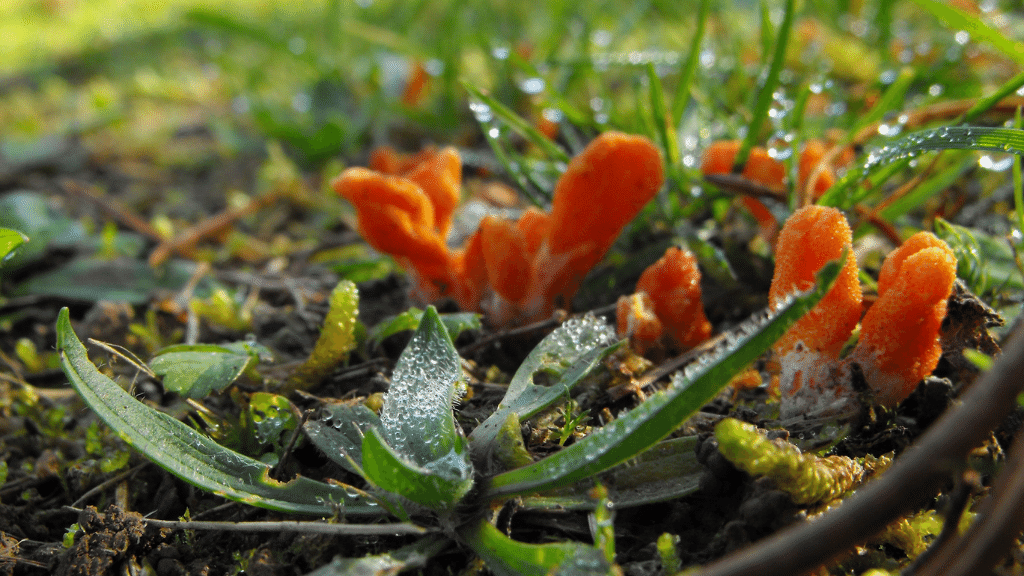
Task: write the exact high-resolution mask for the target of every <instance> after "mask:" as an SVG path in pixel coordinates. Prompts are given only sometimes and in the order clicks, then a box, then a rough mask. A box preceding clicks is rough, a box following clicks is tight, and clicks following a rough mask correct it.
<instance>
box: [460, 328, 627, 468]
mask: <svg viewBox="0 0 1024 576" xmlns="http://www.w3.org/2000/svg"><path fill="white" fill-rule="evenodd" d="M613 339H614V334H613V333H612V331H611V329H610V328H609V327H608V326H607V325H606V324H605V323H604V321H602V320H598V319H597V318H595V317H594V316H584V317H583V318H572V319H570V320H568V321H567V322H565V324H562V325H561V326H560V327H558V328H557V329H555V330H554V331H553V332H552V333H551V334H549V335H548V336H547V337H546V338H544V340H542V341H541V342H540V344H538V345H537V347H536V348H534V349H533V351H531V352H530V355H529V356H527V357H526V359H525V360H523V363H522V364H520V365H519V369H518V370H516V373H515V375H514V376H513V377H512V381H511V382H510V383H509V385H508V390H506V391H505V397H504V398H502V400H501V402H500V403H499V404H498V408H497V409H495V411H494V412H493V413H492V414H491V415H490V416H489V417H488V418H487V420H485V421H484V422H483V423H482V424H480V425H479V426H477V427H476V428H474V429H473V432H472V433H471V434H470V435H469V440H470V443H471V445H472V447H473V458H474V460H476V461H477V463H483V462H486V461H487V460H488V458H489V455H490V454H491V452H492V450H493V449H494V445H495V439H496V437H497V433H498V430H499V429H500V428H501V427H502V425H504V424H505V421H506V420H507V419H508V417H509V415H510V414H511V413H515V414H516V415H518V417H519V419H520V420H525V419H527V418H529V417H530V416H533V415H534V414H536V413H538V412H540V411H541V410H544V409H545V408H548V407H550V406H551V405H552V404H554V403H555V402H557V401H558V400H559V399H565V398H566V397H568V395H569V391H570V390H572V388H573V386H575V385H576V384H578V383H579V382H581V381H582V380H583V379H584V378H585V377H586V376H587V374H590V372H592V371H593V370H594V368H596V367H597V366H599V365H600V363H601V360H603V359H604V358H605V357H607V356H608V355H609V354H611V353H612V352H614V351H615V350H616V349H617V348H618V346H619V345H618V344H615V345H611V343H612V342H613ZM542 373H543V374H545V375H547V377H548V378H549V380H550V381H552V384H551V385H549V386H540V385H537V384H534V383H533V379H534V378H535V377H536V376H537V375H539V374H542Z"/></svg>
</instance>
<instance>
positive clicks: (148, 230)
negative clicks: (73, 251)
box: [60, 178, 164, 242]
mask: <svg viewBox="0 0 1024 576" xmlns="http://www.w3.org/2000/svg"><path fill="white" fill-rule="evenodd" d="M60 185H61V187H62V188H63V189H64V192H65V193H66V194H68V195H69V196H74V197H76V198H84V199H86V200H88V201H90V202H92V203H93V204H95V205H96V206H97V207H98V208H99V209H100V210H102V211H103V212H106V213H107V215H108V216H110V217H111V218H113V219H114V220H117V221H118V222H120V223H121V224H123V225H124V226H127V227H128V228H131V229H132V230H134V231H136V232H138V233H139V234H142V235H143V236H146V237H147V238H149V239H150V240H154V241H156V242H162V241H163V240H164V237H163V236H162V235H161V234H160V232H159V231H158V230H157V229H156V228H154V227H153V225H152V224H150V223H149V222H147V221H146V220H145V219H144V218H142V217H141V216H139V215H138V214H136V213H135V212H133V211H132V209H131V208H129V207H127V206H125V205H124V204H122V203H120V202H118V201H117V200H114V199H113V198H107V197H105V196H101V195H100V194H98V193H97V192H96V191H95V190H94V188H95V187H94V186H83V185H82V184H79V183H78V182H75V181H74V180H72V179H70V178H62V179H61V181H60Z"/></svg>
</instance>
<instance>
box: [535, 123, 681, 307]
mask: <svg viewBox="0 0 1024 576" xmlns="http://www.w3.org/2000/svg"><path fill="white" fill-rule="evenodd" d="M663 182H664V172H663V170H662V165H661V156H660V154H659V153H658V149H657V148H656V147H655V146H654V144H652V143H651V141H650V140H648V139H646V138H644V137H642V136H632V135H628V134H623V133H621V132H605V133H604V134H601V135H600V136H598V137H597V138H595V139H594V140H593V142H591V143H590V145H588V146H587V148H586V149H585V150H583V152H581V153H580V154H579V155H578V156H576V157H575V158H573V160H572V161H571V162H570V163H569V166H568V168H567V169H566V171H565V173H564V174H563V175H562V177H561V178H560V179H559V180H558V184H557V185H556V186H555V194H554V198H553V200H552V207H551V213H550V215H549V216H548V218H547V221H546V222H545V223H544V226H543V227H544V228H546V232H547V236H546V238H545V241H544V243H543V244H542V245H541V246H540V248H539V249H538V251H537V256H536V257H535V258H534V260H533V266H532V267H531V274H530V283H531V286H530V289H529V294H530V301H529V303H528V304H527V305H526V310H525V312H526V316H527V317H528V318H537V317H542V316H546V315H548V314H550V313H551V311H552V310H554V307H555V305H556V303H557V304H559V305H563V306H565V305H568V303H569V302H571V301H572V297H573V296H574V295H575V294H576V291H577V290H578V289H579V286H580V284H581V283H582V282H583V278H584V277H585V276H586V275H587V273H588V272H589V271H590V269H591V268H593V267H594V265H596V264H597V263H598V262H599V261H600V260H601V258H603V257H604V255H605V253H606V252H607V251H608V249H609V248H610V247H611V245H612V243H613V242H614V241H615V238H617V237H618V235H619V233H620V232H621V231H622V228H623V227H624V226H625V225H626V224H627V223H628V222H629V221H630V220H632V219H633V218H634V217H635V216H636V215H637V213H639V212H640V209H641V208H643V207H644V205H645V204H647V202H649V201H650V200H651V199H652V198H653V197H654V195H655V194H656V193H657V192H658V189H659V188H661V185H662V183H663Z"/></svg>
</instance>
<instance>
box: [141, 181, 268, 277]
mask: <svg viewBox="0 0 1024 576" xmlns="http://www.w3.org/2000/svg"><path fill="white" fill-rule="evenodd" d="M282 197H283V194H282V193H280V192H268V193H266V194H264V195H262V196H260V197H258V198H255V199H253V200H252V201H251V202H249V203H248V204H246V205H245V206H242V207H241V208H232V209H229V210H225V211H223V212H220V213H218V214H215V215H213V216H211V217H209V218H207V219H206V220H203V221H202V222H199V223H198V224H196V225H194V226H190V227H189V228H187V229H186V230H184V231H182V232H181V234H178V235H177V236H175V237H174V238H171V239H170V240H164V239H162V238H161V242H160V244H159V245H158V246H157V247H156V248H154V249H153V252H152V253H151V254H150V255H149V265H150V266H154V267H155V266H159V265H160V264H163V263H164V262H165V261H166V260H167V259H168V258H170V256H171V254H174V253H177V252H182V251H190V250H191V249H192V248H193V246H195V244H196V243H197V242H199V241H200V240H202V239H203V238H206V237H208V236H212V235H214V234H219V233H220V232H222V231H224V230H225V229H226V228H228V227H230V226H231V225H232V224H234V223H235V221H236V220H238V219H240V218H244V217H246V216H248V215H250V214H253V213H255V212H258V211H260V210H262V209H263V208H266V207H267V206H270V205H271V204H273V203H275V202H277V201H279V200H280V199H281V198H282Z"/></svg>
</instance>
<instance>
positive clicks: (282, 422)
mask: <svg viewBox="0 0 1024 576" xmlns="http://www.w3.org/2000/svg"><path fill="white" fill-rule="evenodd" d="M248 410H249V417H250V419H251V420H252V426H253V437H254V439H255V440H256V442H257V443H258V444H259V445H261V446H264V445H267V444H273V443H275V442H278V441H280V440H281V436H282V434H284V433H285V432H287V431H289V430H294V429H295V427H296V426H298V424H299V420H298V419H297V418H296V417H295V412H293V411H292V403H291V402H289V401H288V399H287V398H285V397H284V396H281V395H280V394H271V393H269V392H254V393H253V394H252V396H250V397H249V407H248Z"/></svg>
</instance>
